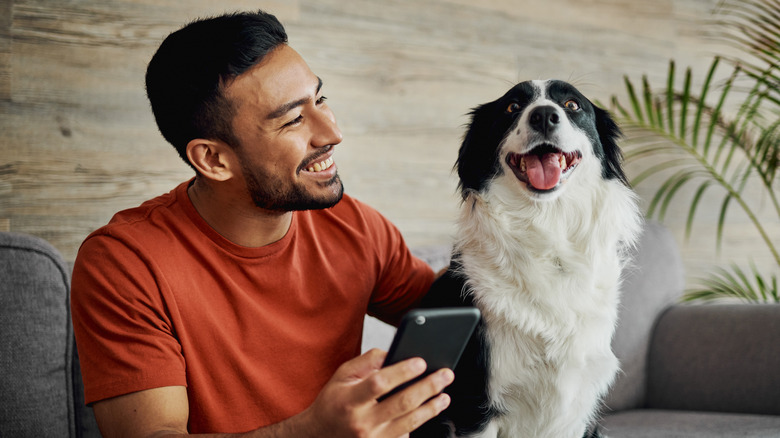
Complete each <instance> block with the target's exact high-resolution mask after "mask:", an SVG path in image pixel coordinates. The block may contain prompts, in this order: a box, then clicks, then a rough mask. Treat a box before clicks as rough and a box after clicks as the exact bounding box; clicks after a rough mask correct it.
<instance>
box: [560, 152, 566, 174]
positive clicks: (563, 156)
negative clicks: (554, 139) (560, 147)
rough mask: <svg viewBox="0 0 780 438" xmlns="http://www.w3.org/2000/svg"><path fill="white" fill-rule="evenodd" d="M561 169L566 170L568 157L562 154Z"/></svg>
mask: <svg viewBox="0 0 780 438" xmlns="http://www.w3.org/2000/svg"><path fill="white" fill-rule="evenodd" d="M561 169H563V170H566V155H564V154H561Z"/></svg>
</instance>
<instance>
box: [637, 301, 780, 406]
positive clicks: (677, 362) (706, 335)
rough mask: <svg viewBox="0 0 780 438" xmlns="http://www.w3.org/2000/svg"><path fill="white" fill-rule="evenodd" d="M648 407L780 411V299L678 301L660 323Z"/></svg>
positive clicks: (652, 355)
mask: <svg viewBox="0 0 780 438" xmlns="http://www.w3.org/2000/svg"><path fill="white" fill-rule="evenodd" d="M647 384H648V388H647V407H648V408H652V409H676V410H696V411H717V412H735V413H752V414H772V415H780V305H776V304H728V305H702V306H688V305H676V306H673V307H671V308H670V309H669V310H668V311H667V312H665V313H664V314H663V315H662V316H661V318H660V319H659V321H658V324H657V326H656V329H655V331H654V334H653V339H652V341H651V345H650V352H649V358H648V382H647Z"/></svg>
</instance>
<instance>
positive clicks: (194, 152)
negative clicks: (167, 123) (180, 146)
mask: <svg viewBox="0 0 780 438" xmlns="http://www.w3.org/2000/svg"><path fill="white" fill-rule="evenodd" d="M232 154H234V152H233V150H232V148H231V147H230V146H228V145H227V144H225V143H224V142H221V141H218V140H206V139H202V138H196V139H193V140H190V142H189V143H187V158H189V160H190V163H191V164H192V166H193V167H195V169H196V170H197V171H198V173H200V174H201V175H203V176H205V177H206V178H209V179H213V180H216V181H227V180H229V179H230V178H231V177H233V169H232V167H231V163H233V162H234V161H233V160H231V159H230V158H231V156H232Z"/></svg>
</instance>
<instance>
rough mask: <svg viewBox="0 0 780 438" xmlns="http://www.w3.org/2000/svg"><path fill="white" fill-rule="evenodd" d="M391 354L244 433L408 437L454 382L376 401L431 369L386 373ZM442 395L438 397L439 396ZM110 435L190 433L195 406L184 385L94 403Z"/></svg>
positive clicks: (348, 371)
mask: <svg viewBox="0 0 780 438" xmlns="http://www.w3.org/2000/svg"><path fill="white" fill-rule="evenodd" d="M385 356H386V353H385V352H382V351H380V350H371V351H369V352H367V353H365V354H363V355H362V356H359V357H357V358H355V359H352V360H350V361H348V362H345V363H344V364H343V365H342V366H341V367H339V369H338V370H337V371H336V373H335V374H334V375H333V377H332V378H331V379H330V381H329V382H328V383H327V384H326V385H325V387H324V388H323V389H322V391H320V394H319V396H318V397H317V399H316V400H315V401H314V403H312V405H311V406H310V407H309V408H307V409H306V410H305V411H303V412H301V413H300V414H298V415H296V416H294V417H291V418H289V419H287V420H285V421H282V422H280V423H277V424H274V425H271V426H267V427H263V428H261V429H258V430H255V431H252V432H248V433H246V434H237V435H212V436H244V437H252V438H281V437H296V438H299V437H301V438H304V437H320V436H322V435H323V433H324V431H327V435H328V436H331V437H372V438H373V437H376V438H378V437H386V438H397V437H400V436H404V435H406V434H408V433H409V432H411V431H413V430H414V429H416V428H418V427H419V426H421V425H422V424H423V423H425V422H426V421H428V420H429V419H431V418H433V417H435V416H436V415H438V414H439V413H440V412H441V411H443V410H444V409H445V408H446V407H447V406H448V405H449V397H448V396H447V395H446V394H440V393H441V391H442V390H443V389H444V388H445V387H446V386H447V385H449V384H450V383H451V382H452V379H453V375H452V371H450V370H441V371H438V372H436V373H433V374H431V375H430V376H428V377H426V378H425V379H422V380H420V381H419V382H417V383H415V384H414V385H411V386H409V387H408V388H406V389H405V390H403V391H401V392H399V393H397V394H395V395H393V396H392V397H390V398H388V399H386V400H384V401H382V402H381V403H379V402H377V401H376V399H377V398H378V397H380V396H381V395H384V394H386V393H388V392H390V391H391V390H392V389H394V388H395V387H397V386H398V385H400V384H402V383H405V382H407V381H409V380H411V379H413V378H415V377H417V376H419V375H420V374H422V373H423V372H424V371H425V363H424V362H423V361H422V360H421V359H410V360H407V361H404V362H400V363H398V364H395V365H392V366H389V367H387V368H381V367H382V362H383V361H384V358H385ZM437 394H439V395H438V396H437ZM94 409H95V417H96V418H97V421H98V425H99V426H100V430H101V432H102V433H103V435H104V436H105V437H107V438H113V437H145V438H146V437H148V438H152V437H153V438H159V437H174V436H182V435H187V422H188V419H189V405H188V400H187V391H186V389H185V388H184V387H183V386H170V387H163V388H155V389H149V390H146V391H139V392H135V393H132V394H127V395H123V396H119V397H115V398H112V399H108V400H103V401H100V402H97V403H95V404H94Z"/></svg>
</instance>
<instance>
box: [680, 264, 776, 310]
mask: <svg viewBox="0 0 780 438" xmlns="http://www.w3.org/2000/svg"><path fill="white" fill-rule="evenodd" d="M699 282H700V283H699V285H698V287H695V288H692V289H689V290H688V291H687V292H686V294H685V296H684V297H683V301H697V300H705V301H716V300H734V299H737V300H740V301H745V302H763V303H780V291H779V290H778V287H777V276H776V275H771V276H768V277H767V276H764V275H762V274H761V273H759V271H758V269H757V268H756V266H755V265H754V264H752V263H751V272H749V273H748V272H745V271H744V270H742V268H740V267H739V266H737V265H736V264H732V265H731V266H730V269H725V268H717V269H716V271H715V273H713V275H712V276H710V277H707V278H702V279H699Z"/></svg>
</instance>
